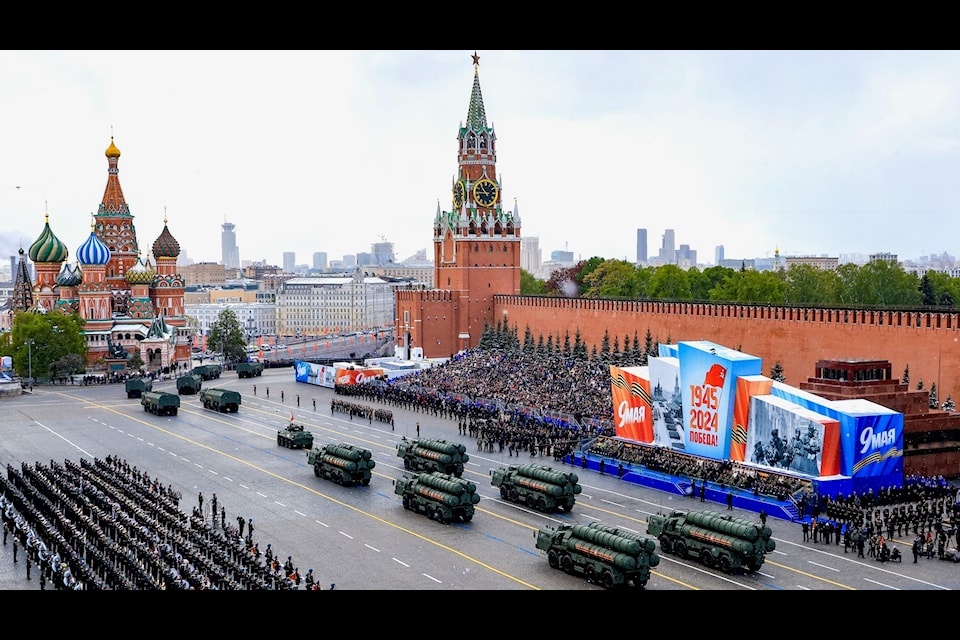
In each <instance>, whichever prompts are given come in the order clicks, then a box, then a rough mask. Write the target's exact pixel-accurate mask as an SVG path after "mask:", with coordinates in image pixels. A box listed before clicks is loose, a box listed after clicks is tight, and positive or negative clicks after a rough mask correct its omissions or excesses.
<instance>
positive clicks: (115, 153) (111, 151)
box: [106, 136, 120, 158]
mask: <svg viewBox="0 0 960 640" xmlns="http://www.w3.org/2000/svg"><path fill="white" fill-rule="evenodd" d="M106 154H107V157H108V158H119V157H120V149H117V145H115V144H113V136H110V146H109V147H107V151H106Z"/></svg>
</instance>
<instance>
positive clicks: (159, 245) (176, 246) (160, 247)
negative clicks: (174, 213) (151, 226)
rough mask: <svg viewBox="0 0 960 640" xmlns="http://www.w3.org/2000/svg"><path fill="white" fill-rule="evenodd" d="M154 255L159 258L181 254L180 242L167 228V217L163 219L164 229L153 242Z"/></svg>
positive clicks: (174, 256)
mask: <svg viewBox="0 0 960 640" xmlns="http://www.w3.org/2000/svg"><path fill="white" fill-rule="evenodd" d="M153 255H154V256H156V257H158V258H176V257H177V256H179V255H180V243H179V242H177V239H176V238H174V237H173V234H172V233H170V230H169V229H167V219H166V218H164V219H163V231H161V232H160V237H158V238H157V239H156V240H154V242H153Z"/></svg>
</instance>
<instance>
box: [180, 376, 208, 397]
mask: <svg viewBox="0 0 960 640" xmlns="http://www.w3.org/2000/svg"><path fill="white" fill-rule="evenodd" d="M201 388H203V378H201V377H200V376H198V375H197V374H195V373H188V374H186V375H182V376H180V377H179V378H177V394H178V395H181V396H186V395H194V394H197V393H200V389H201Z"/></svg>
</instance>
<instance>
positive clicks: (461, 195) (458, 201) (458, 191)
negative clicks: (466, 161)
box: [453, 180, 467, 209]
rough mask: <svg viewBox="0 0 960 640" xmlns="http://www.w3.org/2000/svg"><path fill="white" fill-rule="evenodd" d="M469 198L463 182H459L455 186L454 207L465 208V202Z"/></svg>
mask: <svg viewBox="0 0 960 640" xmlns="http://www.w3.org/2000/svg"><path fill="white" fill-rule="evenodd" d="M466 197H467V189H466V187H464V186H463V181H462V180H458V181H457V184H455V185H453V205H454V206H455V207H456V208H458V209H459V208H460V207H461V206H463V201H464V200H465V199H466Z"/></svg>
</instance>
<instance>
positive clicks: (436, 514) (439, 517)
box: [433, 507, 447, 524]
mask: <svg viewBox="0 0 960 640" xmlns="http://www.w3.org/2000/svg"><path fill="white" fill-rule="evenodd" d="M433 518H434V520H436V521H437V522H439V523H440V524H446V523H447V519H446V518H445V517H444V515H443V509H441V508H440V507H437V508H436V509H434V510H433Z"/></svg>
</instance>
